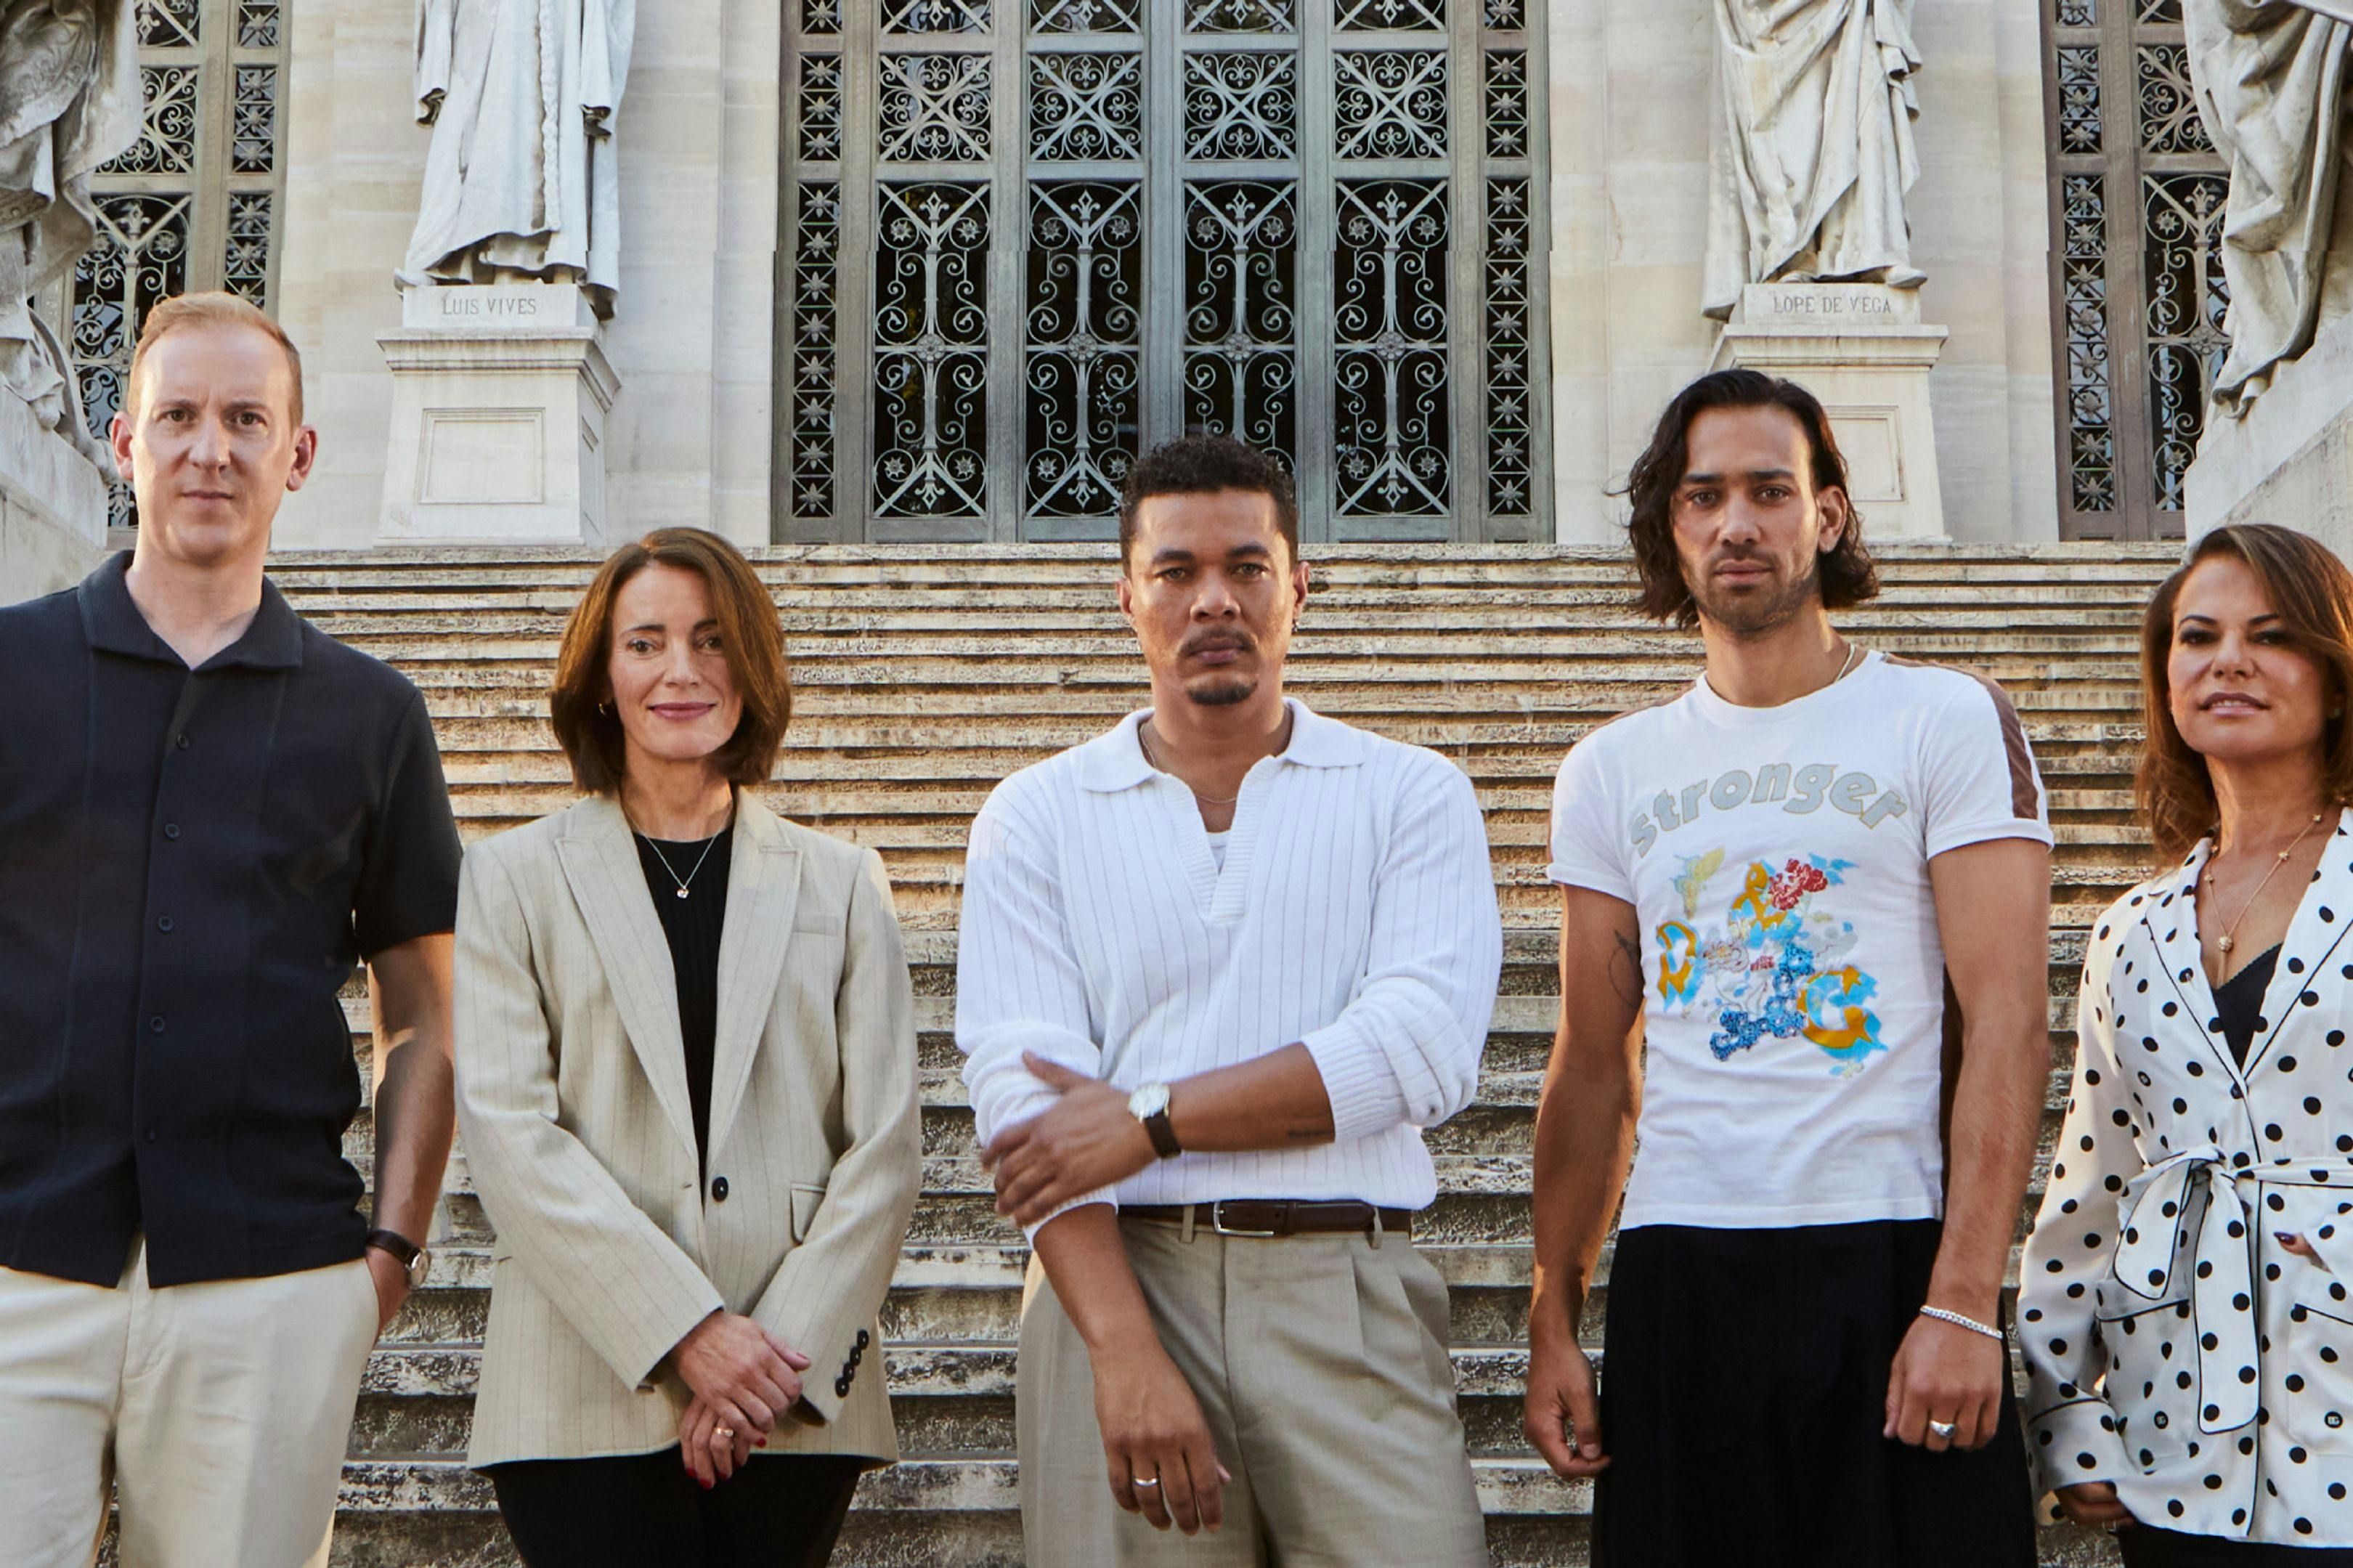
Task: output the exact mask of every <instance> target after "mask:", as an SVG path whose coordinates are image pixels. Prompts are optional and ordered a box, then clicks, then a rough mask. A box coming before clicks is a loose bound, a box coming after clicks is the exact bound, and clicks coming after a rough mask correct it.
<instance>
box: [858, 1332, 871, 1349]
mask: <svg viewBox="0 0 2353 1568" xmlns="http://www.w3.org/2000/svg"><path fill="white" fill-rule="evenodd" d="M869 1344H871V1340H870V1339H868V1337H867V1333H866V1331H865V1330H864V1329H860V1330H859V1331H858V1348H859V1349H860V1350H864V1349H865V1348H866V1347H867V1346H868V1345H869Z"/></svg>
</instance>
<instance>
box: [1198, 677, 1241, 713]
mask: <svg viewBox="0 0 2353 1568" xmlns="http://www.w3.org/2000/svg"><path fill="white" fill-rule="evenodd" d="M1257 689H1258V682H1257V681H1256V680H1250V679H1243V678H1242V677H1240V676H1237V675H1204V676H1199V677H1197V678H1196V679H1192V680H1188V681H1187V682H1186V683H1185V696H1186V699H1187V700H1188V701H1190V702H1191V703H1192V704H1193V705H1194V706H1195V707H1197V708H1230V707H1232V706H1233V705H1234V704H1235V703H1237V702H1246V701H1248V700H1250V694H1251V693H1252V692H1254V691H1256V690H1257Z"/></svg>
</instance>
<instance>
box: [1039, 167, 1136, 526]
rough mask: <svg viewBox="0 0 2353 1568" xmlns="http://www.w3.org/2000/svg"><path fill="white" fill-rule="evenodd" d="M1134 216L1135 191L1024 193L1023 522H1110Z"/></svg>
mask: <svg viewBox="0 0 2353 1568" xmlns="http://www.w3.org/2000/svg"><path fill="white" fill-rule="evenodd" d="M1142 214H1143V187H1142V186H1141V185H1139V184H1135V183H1134V182H1133V181H1121V182H1117V183H1112V182H1106V181H1098V180H1086V181H1068V182H1055V183H1047V182H1042V181H1041V182H1039V183H1038V184H1033V185H1031V186H1030V187H1029V253H1028V261H1029V276H1028V278H1027V279H1025V280H1024V282H1025V287H1026V289H1027V294H1028V298H1027V300H1026V301H1025V304H1026V306H1027V308H1026V309H1025V310H1024V311H1023V312H1022V321H1023V329H1024V331H1025V334H1026V341H1027V346H1026V348H1025V350H1024V361H1023V366H1022V372H1023V391H1024V392H1025V394H1026V395H1027V396H1026V402H1027V406H1028V411H1027V416H1026V422H1027V431H1026V434H1027V444H1026V447H1025V448H1024V449H1025V452H1026V458H1025V461H1024V463H1023V474H1024V479H1025V487H1026V490H1025V495H1024V498H1023V500H1024V504H1025V506H1026V507H1027V509H1028V510H1029V515H1031V516H1033V517H1109V516H1111V515H1113V512H1115V511H1116V510H1117V508H1118V501H1119V489H1120V482H1121V481H1122V480H1123V479H1125V478H1126V476H1127V470H1128V466H1129V465H1130V464H1131V463H1133V462H1134V460H1135V453H1136V447H1137V441H1138V437H1139V434H1140V428H1141V426H1140V417H1139V416H1140V398H1141V388H1142V380H1143V377H1142V359H1143V296H1144V243H1143V241H1144V219H1143V216H1142Z"/></svg>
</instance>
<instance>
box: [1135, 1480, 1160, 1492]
mask: <svg viewBox="0 0 2353 1568" xmlns="http://www.w3.org/2000/svg"><path fill="white" fill-rule="evenodd" d="M1127 1484H1128V1485H1129V1486H1132V1487H1134V1488H1135V1489H1137V1490H1138V1491H1148V1490H1150V1489H1152V1488H1154V1487H1156V1486H1158V1485H1159V1484H1160V1478H1159V1477H1158V1476H1155V1477H1153V1478H1152V1479H1150V1480H1148V1481H1147V1480H1145V1479H1144V1478H1143V1477H1142V1476H1130V1477H1128V1478H1127Z"/></svg>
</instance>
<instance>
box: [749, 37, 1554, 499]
mask: <svg viewBox="0 0 2353 1568" xmlns="http://www.w3.org/2000/svg"><path fill="white" fill-rule="evenodd" d="M1540 11H1541V7H1540V6H1534V7H1533V8H1532V5H1531V0H791V9H790V11H788V14H787V18H786V19H787V22H788V23H789V24H791V25H790V26H788V30H787V41H786V154H787V155H786V160H785V163H786V172H785V189H784V193H783V195H784V200H783V204H782V205H783V210H784V234H783V237H782V244H781V246H780V251H779V269H778V270H779V279H778V294H779V298H778V310H777V321H778V327H777V344H776V365H777V399H776V403H777V421H776V536H777V537H778V538H780V539H796V540H798V539H807V540H825V539H844V540H872V541H877V542H882V541H893V540H897V541H921V540H989V539H997V540H1009V539H1036V540H1051V539H1082V538H1102V537H1108V536H1109V534H1110V533H1111V532H1112V531H1113V526H1114V518H1115V513H1116V503H1117V497H1118V490H1119V484H1120V480H1121V478H1122V476H1123V475H1124V473H1125V471H1126V468H1127V465H1128V464H1129V463H1130V462H1131V461H1132V460H1133V459H1134V456H1135V454H1136V453H1137V452H1138V451H1139V450H1141V449H1143V448H1144V447H1149V446H1151V445H1153V444H1155V443H1156V442H1159V441H1162V440H1166V439H1167V438H1169V437H1174V436H1176V435H1178V434H1181V433H1183V432H1185V431H1187V430H1219V431H1224V432H1227V433H1229V434H1232V435H1235V436H1238V437H1241V438H1242V439H1245V440H1248V441H1250V442H1251V443H1253V444H1255V445H1258V446H1261V447H1267V448H1269V449H1271V450H1273V451H1275V452H1277V453H1279V454H1281V455H1282V458H1283V459H1284V460H1285V461H1286V462H1288V463H1289V464H1290V465H1291V466H1292V468H1293V471H1294V472H1295V473H1296V474H1297V476H1298V479H1299V483H1300V499H1301V502H1302V510H1303V523H1304V526H1305V527H1306V529H1307V530H1308V531H1309V533H1310V536H1311V537H1318V538H1334V539H1360V540H1377V539H1395V540H1525V539H1545V538H1549V537H1551V534H1552V524H1551V517H1550V496H1549V494H1548V492H1547V489H1546V486H1545V484H1544V482H1543V478H1542V476H1543V474H1544V472H1545V468H1546V465H1545V464H1544V463H1543V462H1542V461H1541V460H1540V458H1539V454H1540V453H1541V452H1543V451H1544V450H1545V447H1546V440H1547V436H1548V431H1547V416H1546V410H1547V408H1548V405H1549V399H1548V396H1547V388H1546V342H1545V331H1544V292H1545V267H1546V259H1545V250H1546V233H1547V227H1548V226H1547V223H1546V207H1545V190H1544V177H1545V168H1546V163H1545V153H1544V146H1543V140H1544V139H1543V130H1544V126H1543V116H1542V113H1541V106H1542V101H1543V100H1542V93H1541V78H1542V69H1541V63H1542V58H1543V53H1542V51H1543V38H1542V18H1541V15H1540Z"/></svg>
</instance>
